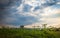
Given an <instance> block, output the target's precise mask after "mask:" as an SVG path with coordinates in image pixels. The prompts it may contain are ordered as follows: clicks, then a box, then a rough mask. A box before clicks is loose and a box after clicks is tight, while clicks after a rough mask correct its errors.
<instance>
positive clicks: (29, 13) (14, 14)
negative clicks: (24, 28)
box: [0, 0, 60, 25]
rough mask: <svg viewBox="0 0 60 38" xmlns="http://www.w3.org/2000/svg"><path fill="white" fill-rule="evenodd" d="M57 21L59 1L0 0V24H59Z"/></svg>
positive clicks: (59, 14)
mask: <svg viewBox="0 0 60 38" xmlns="http://www.w3.org/2000/svg"><path fill="white" fill-rule="evenodd" d="M59 19H60V0H0V24H12V25H27V24H35V23H47V24H59V23H60V20H59ZM52 20H53V21H52ZM54 20H56V21H54Z"/></svg>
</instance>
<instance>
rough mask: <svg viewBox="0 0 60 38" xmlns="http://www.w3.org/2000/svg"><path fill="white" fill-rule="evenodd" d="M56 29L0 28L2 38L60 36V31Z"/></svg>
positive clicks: (52, 37) (46, 37)
mask: <svg viewBox="0 0 60 38" xmlns="http://www.w3.org/2000/svg"><path fill="white" fill-rule="evenodd" d="M54 30H55V29H54ZM54 30H50V29H42V30H39V29H25V28H23V29H22V28H11V29H6V28H3V29H0V38H60V31H54Z"/></svg>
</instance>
